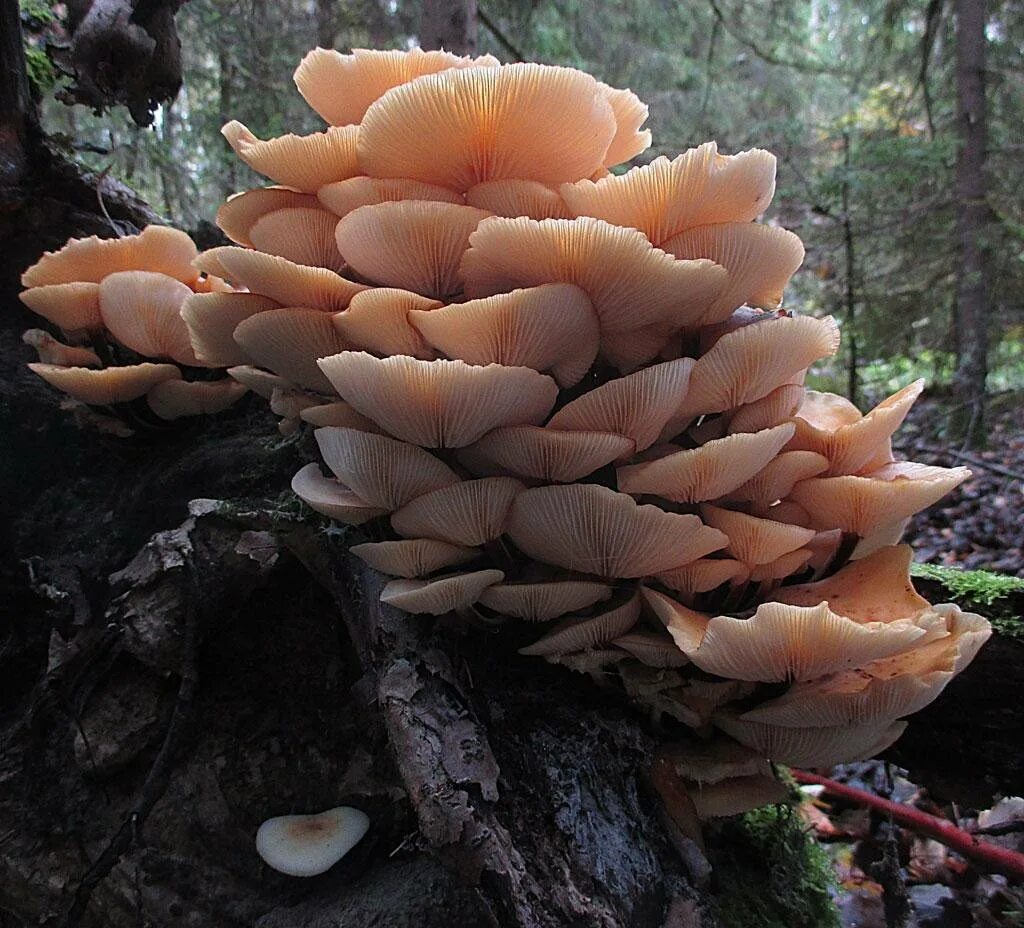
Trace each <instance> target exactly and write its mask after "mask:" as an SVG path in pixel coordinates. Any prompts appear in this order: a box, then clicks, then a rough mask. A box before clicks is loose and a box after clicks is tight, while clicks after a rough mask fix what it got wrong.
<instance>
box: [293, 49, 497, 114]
mask: <svg viewBox="0 0 1024 928" xmlns="http://www.w3.org/2000/svg"><path fill="white" fill-rule="evenodd" d="M496 66H497V61H496V60H495V59H493V58H489V57H484V58H476V59H473V58H459V57H458V56H456V55H452V54H450V53H449V52H445V51H429V52H425V51H423V49H421V48H411V49H409V50H408V51H401V50H397V49H395V50H390V49H389V50H387V51H384V50H379V51H378V50H377V49H367V48H354V49H353V50H352V54H351V55H343V54H341V53H340V52H337V51H335V50H334V49H328V48H314V49H313V50H312V51H311V52H309V53H308V54H307V55H306V57H305V58H303V59H302V61H301V62H300V63H299V66H298V67H297V68H296V69H295V75H294V78H295V86H296V87H298V88H299V93H300V94H302V96H303V99H305V101H306V102H307V103H308V104H309V105H310V106H311V107H312V108H313V109H314V110H316V112H317V113H319V114H320V116H322V117H323V118H324V120H326V121H327V122H328V123H330V124H331V125H333V126H349V125H354V124H357V123H359V122H362V119H363V115H364V114H365V113H366V110H367V107H369V106H370V104H371V103H373V102H374V101H376V100H379V99H380V97H381V96H383V95H384V94H385V93H387V91H389V90H390V89H391V88H392V87H398V86H399V85H400V84H405V83H408V82H409V81H412V80H415V79H416V78H417V77H422V76H423V75H424V74H435V73H437V72H438V71H446V70H448V69H449V68H466V67H496Z"/></svg>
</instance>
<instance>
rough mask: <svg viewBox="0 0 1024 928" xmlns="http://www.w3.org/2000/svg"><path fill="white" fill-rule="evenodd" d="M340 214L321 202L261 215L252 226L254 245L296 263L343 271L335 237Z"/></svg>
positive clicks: (269, 253)
mask: <svg viewBox="0 0 1024 928" xmlns="http://www.w3.org/2000/svg"><path fill="white" fill-rule="evenodd" d="M337 224H338V217H337V216H335V215H334V213H332V212H330V211H329V210H326V209H324V208H323V207H322V206H320V205H319V204H318V203H317V204H314V205H313V206H291V207H288V208H285V209H276V210H274V211H273V212H270V213H266V214H265V215H263V216H260V218H259V219H257V220H256V221H255V222H254V223H253V224H252V227H251V228H250V229H249V237H250V238H251V239H252V243H253V247H254V248H256V249H257V250H259V251H262V252H264V253H265V254H268V255H277V256H278V257H280V258H287V259H288V260H289V261H292V262H294V263H295V264H305V265H307V266H308V267H325V268H328V269H329V270H332V271H339V270H341V268H342V267H343V266H344V263H345V262H344V261H342V260H341V254H340V253H339V252H338V245H337V242H336V241H335V238H334V227H335V226H336V225H337Z"/></svg>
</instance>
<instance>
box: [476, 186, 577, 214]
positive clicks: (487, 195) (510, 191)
mask: <svg viewBox="0 0 1024 928" xmlns="http://www.w3.org/2000/svg"><path fill="white" fill-rule="evenodd" d="M466 203H468V204H469V205H470V206H475V207H476V208H477V209H485V210H487V212H489V213H492V214H493V215H495V216H505V217H507V218H509V219H514V218H516V217H517V216H529V217H530V219H572V218H573V214H572V212H571V211H570V210H569V207H567V206H566V205H565V202H564V201H563V200H562V197H561V196H560V195H559V193H558V191H557V190H555V189H554V188H553V187H549V186H548V185H547V184H542V183H540V182H539V181H535V180H515V179H512V178H509V179H506V180H487V181H484V182H483V183H482V184H477V185H476V186H474V187H470V188H469V190H467V191H466Z"/></svg>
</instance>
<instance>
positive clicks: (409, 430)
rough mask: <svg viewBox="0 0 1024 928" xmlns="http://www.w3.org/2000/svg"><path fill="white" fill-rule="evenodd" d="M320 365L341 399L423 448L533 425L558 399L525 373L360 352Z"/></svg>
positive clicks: (544, 382)
mask: <svg viewBox="0 0 1024 928" xmlns="http://www.w3.org/2000/svg"><path fill="white" fill-rule="evenodd" d="M319 363H320V367H321V369H322V370H323V372H324V373H325V374H326V375H327V378H328V380H330V381H331V383H332V384H334V387H335V389H336V390H337V391H338V393H339V394H340V395H341V397H342V399H344V400H345V401H346V402H348V403H350V404H351V405H352V406H353V407H354V408H355V409H356V410H358V411H359V412H361V413H362V414H363V415H364V416H368V417H369V418H370V419H373V421H374V422H378V423H379V424H380V425H381V426H382V427H383V428H385V429H386V430H387V431H388V432H390V433H391V434H392V435H395V436H396V437H398V438H401V439H403V440H405V441H410V442H413V443H414V444H417V445H421V446H423V447H427V448H461V447H464V446H466V445H470V444H472V443H473V442H475V441H477V439H479V438H481V437H483V436H484V435H485V434H486V433H487V432H489V431H491V429H494V428H498V427H500V426H503V425H536V424H538V423H540V422H541V421H542V420H543V419H544V417H545V416H547V414H548V412H549V411H550V410H551V407H552V406H553V405H554V403H555V399H556V397H557V395H558V385H557V384H556V383H555V382H554V380H552V379H551V378H550V377H547V376H545V375H544V374H538V373H537V372H536V371H534V370H531V369H529V368H526V367H503V366H501V365H500V364H489V365H487V366H486V367H473V366H471V365H469V364H466V363H465V362H463V361H445V360H437V361H419V360H416V359H415V358H410V357H405V356H401V355H395V356H392V357H390V358H384V359H379V358H375V357H373V356H372V355H369V354H366V353H365V352H357V351H345V352H342V353H341V354H337V355H334V356H332V357H329V358H323V359H322V360H321V361H320V362H319Z"/></svg>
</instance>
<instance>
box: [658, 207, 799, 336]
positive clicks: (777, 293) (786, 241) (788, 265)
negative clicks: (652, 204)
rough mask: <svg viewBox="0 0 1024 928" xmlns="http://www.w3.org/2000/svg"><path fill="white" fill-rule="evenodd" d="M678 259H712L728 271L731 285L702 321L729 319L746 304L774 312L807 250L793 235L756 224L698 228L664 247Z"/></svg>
mask: <svg viewBox="0 0 1024 928" xmlns="http://www.w3.org/2000/svg"><path fill="white" fill-rule="evenodd" d="M662 247H663V248H664V249H665V251H667V252H668V253H669V254H672V255H675V256H676V257H677V258H709V259H710V260H712V261H714V262H715V264H720V265H721V266H722V267H724V268H725V269H726V270H727V271H728V272H729V282H728V283H727V284H726V285H725V287H724V288H723V289H722V292H721V293H720V294H719V296H718V299H716V300H715V301H714V302H713V303H712V304H711V305H710V306H708V308H707V309H706V310H705V311H704V315H703V317H702V321H703V322H705V323H707V322H718V321H720V320H722V319H727V318H728V317H729V315H730V313H732V311H733V310H734V309H737V308H738V307H740V306H743V305H744V304H749V305H750V306H756V307H758V308H760V309H775V308H777V307H778V306H780V305H781V304H782V292H783V290H785V289H786V284H788V283H789V279H790V277H792V276H793V274H794V273H796V270H797V268H799V267H800V265H801V264H802V263H803V260H804V246H803V243H802V242H801V241H800V239H799V238H798V237H797V236H796V235H794V234H793V233H792V232H788V231H786V230H785V229H780V228H777V227H775V226H765V225H758V224H757V223H752V222H722V223H716V224H715V225H710V226H697V227H696V228H693V229H688V230H687V231H686V232H681V233H680V234H679V235H674V236H672V238H670V239H669V240H668V241H667V242H665V243H664V244H663V246H662Z"/></svg>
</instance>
